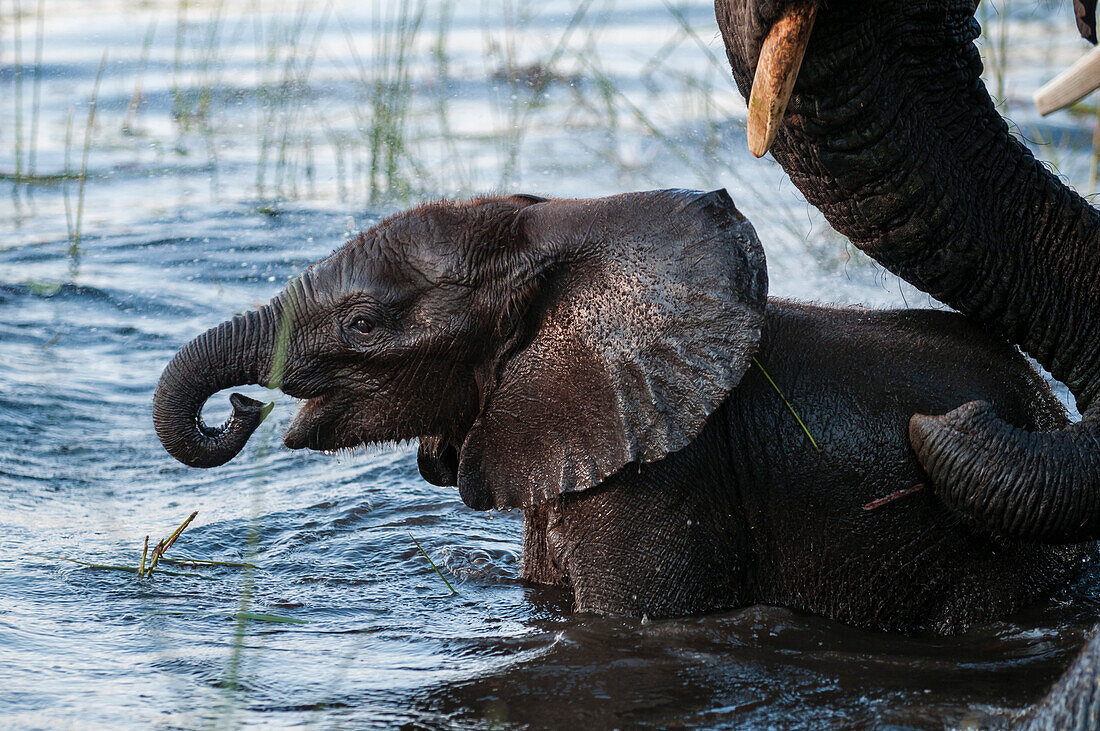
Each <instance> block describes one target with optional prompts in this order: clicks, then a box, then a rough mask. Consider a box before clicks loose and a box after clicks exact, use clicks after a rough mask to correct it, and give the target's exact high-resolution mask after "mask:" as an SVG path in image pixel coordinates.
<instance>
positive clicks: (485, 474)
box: [153, 190, 1088, 632]
mask: <svg viewBox="0 0 1100 731" xmlns="http://www.w3.org/2000/svg"><path fill="white" fill-rule="evenodd" d="M766 290H767V276H766V271H765V263H764V254H763V252H762V250H761V248H760V243H759V241H758V240H757V238H756V234H755V233H754V231H753V229H752V226H751V225H749V223H748V222H747V221H746V220H745V218H744V217H743V216H742V215H741V214H740V213H739V212H738V211H737V209H736V208H735V207H734V205H733V202H732V201H731V200H730V198H729V196H728V195H727V194H726V192H725V191H724V190H719V191H715V192H712V193H698V192H691V191H681V190H668V191H657V192H649V193H630V194H626V195H619V196H614V197H610V198H602V199H594V200H546V199H543V198H537V197H533V196H509V197H489V198H479V199H475V200H472V201H469V202H465V203H449V202H443V203H431V204H427V205H423V206H420V207H419V208H415V209H412V210H410V211H406V212H404V213H400V214H397V215H395V216H393V217H391V218H388V219H386V220H384V221H382V222H381V223H379V224H378V225H377V226H375V227H373V228H372V229H370V230H369V231H366V232H364V233H362V234H359V235H358V236H357V237H356V238H355V239H353V240H352V241H350V242H348V243H347V244H346V245H345V246H344V247H342V248H341V249H338V250H337V251H336V252H335V253H333V254H332V255H331V256H329V257H328V258H327V259H324V260H323V261H321V262H319V263H318V264H316V265H314V266H313V267H311V268H310V269H309V270H307V271H306V272H305V273H304V274H302V275H301V276H300V277H299V278H298V279H296V280H295V281H293V282H292V283H291V284H290V285H289V286H288V287H287V288H286V290H284V291H283V292H282V293H280V294H279V295H278V296H277V297H275V299H273V300H272V301H271V302H270V303H269V304H268V305H266V306H264V307H262V308H260V309H259V310H257V311H253V312H249V313H247V314H244V315H240V316H238V317H235V318H233V319H232V320H229V321H228V322H225V323H222V324H221V325H219V326H217V327H215V328H213V329H212V330H210V331H208V332H206V333H204V334H203V335H200V336H199V337H198V338H196V339H195V340H194V341H192V342H191V343H190V344H188V345H187V346H185V347H184V348H183V349H182V350H180V352H179V353H178V354H177V355H176V357H175V358H174V359H173V360H172V362H171V363H169V365H168V367H167V368H166V369H165V371H164V374H163V376H162V377H161V380H160V384H159V385H158V387H157V392H156V396H155V397H154V401H153V419H154V423H155V425H156V430H157V434H158V435H159V436H160V439H161V441H162V442H163V444H164V446H165V448H166V449H167V450H168V451H169V452H170V453H171V454H172V455H173V456H175V457H176V458H177V459H179V460H181V461H182V462H185V463H186V464H189V465H193V466H198V467H213V466H216V465H219V464H222V463H224V462H226V461H228V460H229V459H231V458H232V457H233V456H234V455H236V454H237V453H238V452H239V451H240V449H241V447H242V446H243V445H244V443H245V441H246V440H247V439H248V437H249V435H250V434H251V433H252V431H253V430H254V429H255V428H256V427H257V426H258V425H259V423H260V421H261V420H262V419H263V417H264V411H263V409H262V407H261V406H260V404H259V403H258V402H255V401H253V400H251V399H247V398H245V397H243V396H241V395H239V394H234V395H233V396H232V398H231V401H232V403H233V407H234V412H233V415H232V416H231V417H230V419H229V420H228V421H227V422H226V423H225V424H223V425H222V426H220V427H208V426H206V425H205V424H203V422H202V419H201V416H200V414H201V409H202V406H203V403H204V402H205V401H206V399H207V398H208V397H209V396H211V395H212V394H214V393H215V392H217V391H219V390H221V389H223V388H227V387H231V386H235V385H240V384H266V385H270V386H273V387H278V388H280V389H282V390H283V391H284V392H285V393H287V394H290V395H291V396H295V397H298V398H301V399H306V402H305V404H304V405H303V406H302V408H301V411H300V412H299V413H298V415H297V417H296V419H295V421H294V423H293V424H292V426H291V427H290V429H289V431H288V433H287V434H286V437H285V441H286V444H287V446H289V447H291V448H301V447H309V448H311V449H325V450H329V449H339V448H345V447H356V446H358V445H362V444H370V443H376V442H383V441H390V440H399V439H411V438H414V437H418V438H419V439H420V454H419V465H420V470H421V473H422V474H423V475H424V477H425V478H426V479H428V480H429V481H431V482H433V483H435V484H439V485H457V486H458V489H459V493H460V494H461V496H462V499H463V501H464V502H465V503H466V504H467V505H468V506H470V507H471V508H474V509H477V510H487V509H490V508H497V509H509V508H520V509H523V510H524V511H525V516H526V536H525V540H524V543H525V550H524V554H525V555H524V567H523V575H524V577H525V578H526V579H528V580H530V581H533V582H541V583H550V584H560V585H563V586H568V587H571V588H572V591H573V594H574V597H575V608H576V610H577V611H584V612H597V613H607V614H625V615H633V616H642V615H648V616H650V617H656V616H674V615H685V614H694V613H699V612H706V611H713V610H717V609H722V608H728V607H737V606H742V605H746V604H752V603H757V602H763V603H768V604H778V605H783V606H788V607H792V608H796V609H800V610H805V611H809V612H814V613H817V614H822V615H825V616H827V617H832V618H834V619H837V620H840V621H843V622H847V623H850V624H854V625H858V626H861V627H868V628H878V629H887V630H895V631H902V632H917V631H934V632H952V631H957V630H960V629H962V628H965V627H966V626H968V625H969V624H971V623H973V622H977V621H983V620H987V619H990V618H993V617H997V616H1000V615H1004V614H1006V613H1009V612H1012V611H1014V610H1016V609H1018V608H1019V607H1021V606H1023V605H1024V604H1026V603H1028V602H1030V601H1034V600H1037V599H1039V598H1042V597H1045V596H1047V595H1049V594H1050V593H1051V592H1052V591H1053V590H1055V589H1056V588H1057V587H1059V586H1062V585H1063V584H1065V583H1066V582H1067V581H1068V580H1069V579H1070V578H1071V577H1072V576H1073V575H1074V574H1075V572H1076V571H1077V570H1078V569H1079V568H1080V566H1081V565H1082V563H1083V561H1084V558H1085V556H1086V553H1087V550H1086V549H1087V548H1088V546H1085V545H1071V546H1060V547H1055V546H1045V545H1035V544H1025V543H1020V542H1018V541H1013V540H1004V539H1000V538H998V537H996V536H993V535H990V534H988V533H984V532H981V531H980V530H978V529H977V528H976V527H974V526H973V525H971V524H970V523H968V522H967V520H966V519H965V518H963V517H961V516H960V515H959V514H957V513H954V512H952V511H951V510H950V509H949V508H947V507H945V505H944V504H943V503H941V502H940V501H939V500H938V499H937V498H936V496H935V494H934V491H933V490H932V489H931V488H930V487H924V485H923V483H924V482H925V480H926V477H925V475H924V474H923V473H922V471H921V468H920V466H919V464H918V463H917V460H916V458H915V456H914V454H913V452H912V449H911V448H910V445H909V439H908V423H909V419H910V417H911V416H912V415H913V414H917V413H923V414H941V413H944V412H947V411H949V410H951V409H953V408H955V407H957V406H959V405H961V404H963V403H966V402H969V401H973V400H975V399H983V400H985V401H988V402H990V403H991V404H993V406H994V407H995V408H996V410H997V413H999V414H1002V415H1004V416H1005V417H1006V418H1008V419H1009V420H1011V421H1013V422H1014V423H1015V424H1016V425H1018V426H1020V427H1025V428H1029V429H1055V428H1059V427H1061V426H1063V425H1064V424H1065V423H1066V416H1065V414H1064V411H1063V409H1062V408H1061V406H1060V405H1059V404H1058V402H1057V401H1056V400H1055V399H1054V398H1053V397H1052V395H1051V393H1050V391H1049V389H1048V388H1047V387H1046V385H1045V384H1044V382H1043V380H1042V379H1041V378H1040V377H1039V376H1038V375H1037V374H1036V373H1035V372H1034V371H1033V370H1032V369H1031V368H1030V367H1029V365H1028V364H1027V362H1026V361H1025V360H1024V358H1023V357H1022V356H1021V355H1019V354H1018V353H1017V352H1016V351H1015V350H1014V349H1013V348H1011V347H1010V346H1008V345H1007V344H1005V343H1004V342H1002V341H1000V340H999V339H996V338H994V337H993V336H991V335H988V334H987V333H986V332H984V331H983V330H981V329H979V328H977V327H975V326H973V325H971V324H969V323H968V322H967V321H966V320H964V319H963V318H961V317H960V316H957V315H954V314H949V313H944V312H936V311H920V310H912V311H875V310H866V309H860V308H838V307H818V306H813V305H806V304H799V303H795V302H787V301H783V300H774V299H773V300H768V299H767V297H766ZM787 401H789V405H788V404H787V403H786V402H787Z"/></svg>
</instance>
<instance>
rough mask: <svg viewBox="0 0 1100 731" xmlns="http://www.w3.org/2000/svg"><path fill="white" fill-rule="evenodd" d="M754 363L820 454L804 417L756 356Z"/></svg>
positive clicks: (753, 359) (819, 448) (819, 449)
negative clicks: (795, 408) (803, 419)
mask: <svg viewBox="0 0 1100 731" xmlns="http://www.w3.org/2000/svg"><path fill="white" fill-rule="evenodd" d="M752 362H753V363H755V364H756V367H757V368H759V369H760V372H761V373H763V374H764V378H767V379H768V383H770V384H771V385H772V388H774V389H775V392H776V393H777V394H779V398H781V399H783V403H785V404H786V405H787V408H788V409H789V410H790V412H791V415H792V416H794V418H795V420H796V421H798V425H799V426H800V427H802V431H803V432H805V433H806V438H807V439H809V440H810V444H812V445H814V449H816V450H817V452H818V453H819V454H820V453H821V447H819V446H817V440H816V439H814V435H813V434H811V433H810V430H809V429H807V428H806V424H805V423H804V422H803V421H802V417H801V416H799V415H798V412H797V411H795V410H794V407H793V406H791V402H790V401H788V400H787V397H786V396H784V395H783V392H782V391H780V390H779V386H777V385H776V383H775V381H773V380H772V377H771V376H770V375H768V372H767V371H766V370H764V366H762V365H760V361H758V360H757V359H756V356H755V355H754V356H753V357H752Z"/></svg>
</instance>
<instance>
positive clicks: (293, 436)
mask: <svg viewBox="0 0 1100 731" xmlns="http://www.w3.org/2000/svg"><path fill="white" fill-rule="evenodd" d="M343 414H344V410H343V409H342V408H341V407H340V405H339V403H338V400H337V399H335V398H333V397H331V396H329V395H328V394H325V395H322V396H317V397H314V398H311V399H308V400H307V401H306V402H305V403H304V404H302V407H301V408H300V409H299V410H298V414H297V416H295V417H294V422H293V423H292V424H291V425H290V428H289V429H287V432H286V434H285V435H284V436H283V444H285V445H286V446H287V447H289V448H290V449H314V450H317V451H321V452H328V451H333V450H337V449H347V448H351V447H357V446H359V445H360V444H362V442H361V441H360V440H358V439H355V440H353V441H352V443H348V441H347V440H346V439H342V438H341V430H339V429H338V424H339V423H340V421H341V418H342V416H343Z"/></svg>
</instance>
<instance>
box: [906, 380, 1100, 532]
mask: <svg viewBox="0 0 1100 731" xmlns="http://www.w3.org/2000/svg"><path fill="white" fill-rule="evenodd" d="M909 438H910V441H911V442H912V443H913V448H914V449H915V450H916V453H917V458H918V459H919V460H920V462H921V464H922V465H923V466H924V469H925V470H926V471H927V472H928V475H929V477H931V479H932V483H933V484H934V485H935V486H936V490H937V493H938V494H939V495H940V497H941V498H942V499H943V500H944V502H946V503H947V504H948V505H951V506H952V507H954V508H957V509H959V510H961V511H963V512H965V513H967V514H969V515H971V516H973V517H974V518H977V519H978V521H979V522H980V523H981V524H982V526H983V527H985V528H988V529H990V530H992V531H994V532H996V533H998V534H1000V535H1003V536H1011V537H1015V538H1020V539H1024V540H1035V541H1045V542H1052V543H1063V542H1075V541H1084V540H1093V539H1097V538H1100V405H1094V406H1092V407H1091V408H1089V409H1088V410H1086V412H1085V414H1084V417H1083V418H1082V419H1081V421H1080V422H1079V423H1077V424H1074V425H1072V426H1070V427H1068V428H1066V429H1063V430H1061V431H1057V432H1031V431H1027V430H1025V429H1019V428H1016V427H1014V426H1012V425H1011V424H1008V423H1007V422H1005V421H1003V420H1002V419H1001V418H1000V417H998V416H997V415H996V413H995V412H994V411H993V408H992V407H991V406H990V405H989V404H988V403H985V402H984V401H974V402H971V403H969V404H965V405H963V406H960V407H959V408H957V409H955V410H954V411H951V412H949V413H947V414H944V415H942V416H923V415H916V416H914V417H912V419H911V420H910V422H909Z"/></svg>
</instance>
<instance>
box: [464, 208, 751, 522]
mask: <svg viewBox="0 0 1100 731" xmlns="http://www.w3.org/2000/svg"><path fill="white" fill-rule="evenodd" d="M516 226H517V232H518V234H519V236H518V239H519V241H520V244H519V245H520V247H521V248H522V249H523V254H524V256H525V257H527V259H528V260H529V261H531V262H534V263H535V264H534V268H535V270H536V271H537V273H538V279H539V283H538V284H537V285H536V287H537V293H536V294H535V295H534V298H533V301H532V302H531V304H530V306H529V308H528V310H527V312H526V314H525V316H524V320H523V325H522V326H521V335H520V342H519V344H518V345H517V346H516V347H515V349H514V351H513V352H512V353H511V354H509V355H507V356H505V357H504V359H503V360H502V361H501V363H500V364H499V367H498V371H497V380H496V383H495V385H494V386H492V387H491V388H490V390H489V391H488V393H487V394H486V395H484V396H483V406H482V412H481V414H480V415H479V417H478V419H477V420H476V421H475V423H474V425H473V427H472V428H471V430H470V431H469V433H468V434H467V437H466V440H465V442H464V444H463V445H462V450H461V454H460V460H459V469H458V485H459V489H460V492H461V494H462V497H463V500H464V501H465V502H466V504H467V505H469V506H470V507H473V508H477V509H488V508H491V507H497V508H515V507H526V506H529V505H534V504H537V503H538V502H541V501H542V500H546V499H549V498H553V497H557V496H558V495H560V494H562V493H564V492H569V491H574V490H584V489H586V488H589V487H593V486H596V485H598V484H600V483H601V482H603V481H604V480H605V479H606V478H607V477H609V476H610V475H612V474H614V473H615V472H617V471H619V470H620V469H622V468H623V467H624V466H625V465H627V464H629V463H632V462H651V461H654V460H659V459H661V458H663V457H665V456H666V455H667V454H669V453H671V452H674V451H676V450H678V449H681V448H683V447H685V446H686V445H687V444H688V443H689V442H691V441H692V440H693V439H694V438H695V437H696V436H697V435H698V434H699V432H700V431H701V430H702V428H703V425H704V423H705V422H706V420H707V418H708V417H709V416H710V414H711V413H712V412H713V411H714V409H715V408H717V407H718V406H719V405H720V404H721V403H722V402H723V401H724V400H725V399H726V397H727V396H728V395H729V393H730V391H731V390H732V389H733V388H734V387H735V386H736V385H737V383H738V381H740V380H741V377H742V375H744V372H745V370H746V369H747V368H748V365H749V363H750V360H751V358H752V355H753V354H754V353H755V352H756V347H757V343H758V341H759V339H760V328H761V324H762V322H763V317H764V306H765V300H766V296H767V273H766V267H765V263H764V253H763V250H762V249H761V247H760V242H759V240H758V239H757V238H756V233H755V232H754V231H753V229H752V226H751V225H750V224H749V223H748V221H747V220H745V218H744V217H743V216H742V215H741V214H740V212H738V210H737V209H736V208H735V207H734V205H733V201H732V200H730V197H729V195H728V194H727V193H726V191H724V190H718V191H714V192H711V193H699V192H694V191H680V190H674V191H656V192H649V193H630V194H626V195H620V196H614V197H611V198H602V199H594V200H572V201H570V200H554V201H548V202H545V203H539V204H536V205H532V206H530V207H528V208H526V209H524V210H523V212H521V213H520V214H519V218H518V220H517V224H516Z"/></svg>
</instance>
